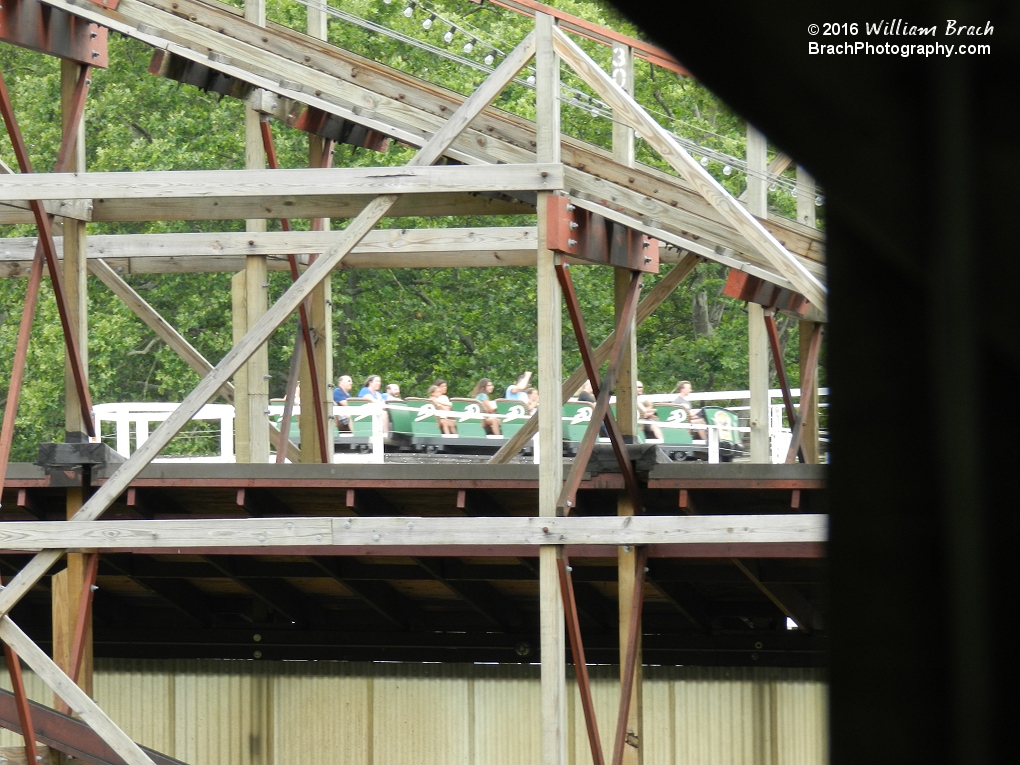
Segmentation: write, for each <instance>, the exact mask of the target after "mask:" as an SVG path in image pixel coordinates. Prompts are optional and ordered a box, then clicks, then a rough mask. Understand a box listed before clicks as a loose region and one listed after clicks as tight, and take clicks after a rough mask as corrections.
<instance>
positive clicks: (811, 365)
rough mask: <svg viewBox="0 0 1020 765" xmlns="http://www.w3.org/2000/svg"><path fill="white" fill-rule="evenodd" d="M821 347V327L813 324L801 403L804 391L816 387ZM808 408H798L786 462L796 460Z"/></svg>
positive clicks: (803, 375)
mask: <svg viewBox="0 0 1020 765" xmlns="http://www.w3.org/2000/svg"><path fill="white" fill-rule="evenodd" d="M821 345H822V325H821V324H820V323H816V324H815V328H814V329H813V330H812V331H811V339H810V340H809V342H808V353H807V358H806V359H805V360H804V366H806V367H807V369H806V370H805V371H804V373H803V374H802V375H801V380H800V397H801V401H803V400H804V398H805V396H804V391H811V390H814V389H815V388H816V387H818V380H817V378H818V353H819V350H820V348H821ZM812 399H813V396H808V397H807V400H808V401H811V400H812ZM809 409H810V407H807V406H804V405H803V404H802V405H801V407H800V416H799V417H797V422H796V423H795V424H794V426H793V436H792V437H791V438H790V449H789V451H787V452H786V462H787V463H791V462H795V461H796V459H797V452H798V451H799V450H800V444H801V440H802V439H803V437H804V422H805V421H806V420H807V418H808V417H809V416H813V412H812V411H809Z"/></svg>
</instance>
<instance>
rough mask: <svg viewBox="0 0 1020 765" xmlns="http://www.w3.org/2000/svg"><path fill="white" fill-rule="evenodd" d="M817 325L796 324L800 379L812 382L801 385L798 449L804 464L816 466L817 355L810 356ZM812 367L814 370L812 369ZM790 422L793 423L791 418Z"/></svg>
mask: <svg viewBox="0 0 1020 765" xmlns="http://www.w3.org/2000/svg"><path fill="white" fill-rule="evenodd" d="M818 326H819V325H818V324H816V323H815V322H812V321H800V322H797V330H798V331H797V334H798V338H799V344H800V379H801V380H802V381H803V380H807V379H808V378H810V379H811V380H813V381H814V383H813V384H812V385H811V387H810V388H806V387H804V385H801V388H800V411H801V412H802V413H803V416H804V420H803V423H802V424H801V426H800V427H801V438H800V448H801V454H802V455H803V459H804V462H807V463H810V464H812V465H814V464H818V461H819V459H820V449H819V446H820V444H819V443H818V353H815V354H814V355H812V353H811V347H812V341H813V338H814V333H815V331H816V329H817V327H818ZM812 365H813V367H814V368H812ZM790 422H791V423H792V422H794V420H793V419H792V418H791V419H790Z"/></svg>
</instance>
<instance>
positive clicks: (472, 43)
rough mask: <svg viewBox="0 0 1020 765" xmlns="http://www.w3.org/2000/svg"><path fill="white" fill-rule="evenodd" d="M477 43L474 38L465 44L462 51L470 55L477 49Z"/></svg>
mask: <svg viewBox="0 0 1020 765" xmlns="http://www.w3.org/2000/svg"><path fill="white" fill-rule="evenodd" d="M475 42H476V40H475V38H473V37H472V38H471V39H470V40H468V41H467V42H466V43H464V47H463V48H461V50H462V51H464V52H465V53H470V52H471V51H473V50H474V49H475Z"/></svg>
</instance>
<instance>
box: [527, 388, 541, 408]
mask: <svg viewBox="0 0 1020 765" xmlns="http://www.w3.org/2000/svg"><path fill="white" fill-rule="evenodd" d="M525 392H526V393H527V395H528V414H534V413H535V412H537V411H538V388H528V390H527V391H525Z"/></svg>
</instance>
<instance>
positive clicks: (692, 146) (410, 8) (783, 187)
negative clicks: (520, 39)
mask: <svg viewBox="0 0 1020 765" xmlns="http://www.w3.org/2000/svg"><path fill="white" fill-rule="evenodd" d="M295 2H297V3H299V4H300V5H304V6H305V7H306V8H312V7H314V8H315V9H316V10H320V11H321V10H325V12H326V13H327V14H328V15H330V16H334V17H336V18H338V19H340V20H343V21H345V22H347V23H349V24H353V25H355V26H359V27H361V28H362V29H366V30H368V31H371V32H376V33H378V34H381V35H384V36H386V37H389V38H390V39H393V40H397V41H399V42H401V43H404V44H406V45H410V46H412V47H415V48H418V49H419V50H423V51H426V52H428V53H431V54H433V55H435V56H438V57H440V58H443V59H446V60H448V61H453V62H456V63H459V64H461V65H463V66H466V67H469V68H471V69H475V70H477V71H481V72H484V73H486V74H488V73H491V72H492V71H493V70H494V69H495V64H496V57H497V56H499V57H504V58H505V57H506V55H507V54H506V53H505V52H504V51H503V50H502V49H501V48H500V47H498V46H497V45H493V44H491V43H489V42H486V41H485V40H484V39H483V38H484V37H485V36H486V34H489V33H486V32H483V31H482V30H481V29H478V28H477V27H474V28H472V29H468V27H471V26H472V25H470V24H467V23H464V22H455V21H451V20H450V19H448V18H446V17H444V16H443V15H442V14H440V13H439V12H438V11H436V10H435V9H434V8H431V7H429V6H427V5H426V4H425V3H422V2H419V0H410V1H409V2H407V4H406V5H405V6H404V9H403V11H402V12H401V13H402V15H403V16H404V17H405V18H408V19H410V18H413V17H414V16H415V13H416V11H418V10H419V9H420V10H421V12H422V14H423V15H425V18H424V19H423V20H422V22H421V27H422V29H424V30H425V31H426V32H430V31H432V30H433V29H435V28H436V27H437V26H439V27H440V28H442V27H443V26H445V27H446V31H445V32H444V33H443V37H442V39H443V42H444V43H446V44H447V45H451V44H452V43H453V41H454V39H456V37H457V35H458V34H460V35H461V36H463V37H465V38H467V41H466V42H465V43H464V44H463V45H462V46H461V52H462V53H463V54H465V55H460V54H458V53H455V52H452V51H450V50H448V49H446V48H441V47H439V46H437V45H433V44H431V43H429V42H426V41H423V40H420V39H418V38H416V37H412V36H410V35H407V34H404V33H403V32H398V31H397V30H395V29H392V28H390V27H387V26H385V25H384V24H379V23H377V22H374V21H370V20H369V19H366V18H364V17H361V16H358V15H355V14H353V13H350V12H348V11H344V10H341V9H340V8H336V7H334V6H332V5H329V4H325V3H324V4H319V3H315V4H314V6H313V5H312V2H313V0H295ZM382 2H383V4H384V5H392V4H393V2H394V0H382ZM500 42H502V43H503V44H504V45H507V46H508V47H510V46H511V44H510V43H508V42H506V41H500ZM477 47H482V48H483V49H487V51H488V52H487V53H486V55H485V56H484V57H483V59H482V61H481V62H479V61H476V60H474V59H472V58H468V57H467V55H466V54H471V53H474V52H475V49H476V48H477ZM524 71H526V72H527V75H525V76H524V77H523V78H521V77H517V78H515V79H514V82H515V83H516V84H518V85H520V86H523V87H527V88H530V89H534V87H535V82H536V77H535V69H534V67H533V66H531V65H529V66H527V67H525V70H524ZM560 102H561V103H564V104H566V105H567V106H571V107H574V108H580V109H584V110H585V111H587V112H589V113H590V114H591V115H592V116H593V117H598V118H601V119H606V120H609V121H610V122H617V120H614V118H613V110H612V109H611V108H610V106H609V105H608V104H606V103H605V102H604V101H602V100H601V99H599V98H597V97H595V96H592V95H590V94H588V93H586V92H585V91H583V90H581V89H579V88H576V87H574V86H571V85H569V84H566V83H561V85H560ZM646 111H648V113H649V114H653V115H656V116H658V117H660V118H664V119H666V120H668V121H670V122H672V123H674V124H680V125H686V126H688V127H690V128H691V129H693V130H697V131H698V132H700V133H703V134H708V135H714V136H716V137H718V138H720V139H722V140H732V139H731V138H730V137H728V136H723V135H721V134H719V133H714V132H713V131H711V130H707V129H704V128H701V127H698V126H695V125H691V124H689V123H686V122H684V121H683V120H680V119H677V118H676V117H671V116H670V115H667V114H664V113H662V112H658V111H654V110H651V109H646ZM621 124H623V123H621ZM669 132H670V135H671V136H672V137H673V138H674V139H675V140H676V141H677V142H678V143H680V144H681V146H683V147H684V148H685V149H687V151H688V152H689V153H690V154H691V155H692V156H693V157H694V158H695V159H696V160H698V161H699V162H700V163H701V166H702V167H705V168H707V167H708V166H709V165H710V164H711V162H713V161H714V162H717V163H718V164H721V165H722V166H723V168H722V173H723V175H725V176H730V175H732V174H733V172H734V171H736V172H740V173H743V174H744V175H745V176H751V177H757V178H761V179H763V180H765V181H766V182H768V183H769V189H770V190H772V191H780V192H785V193H787V194H790V195H792V196H794V197H797V196H799V195H800V194H802V193H805V192H804V191H803V190H801V189H799V187H798V185H797V182H796V181H795V180H793V179H789V178H782V177H779V176H774V175H770V174H769V173H768V172H765V173H761V172H759V171H755V170H751V169H750V168H748V166H747V162H746V161H745V160H743V159H741V158H739V157H735V156H732V155H730V154H726V153H724V152H721V151H717V150H715V149H711V148H709V147H706V146H703V145H701V144H699V143H697V142H696V141H694V140H692V139H689V138H685V137H684V136H682V135H679V134H677V133H675V132H673V131H669ZM639 137H640V136H639ZM823 203H824V197H823V196H822V195H817V196H816V197H815V204H816V205H822V204H823Z"/></svg>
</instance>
